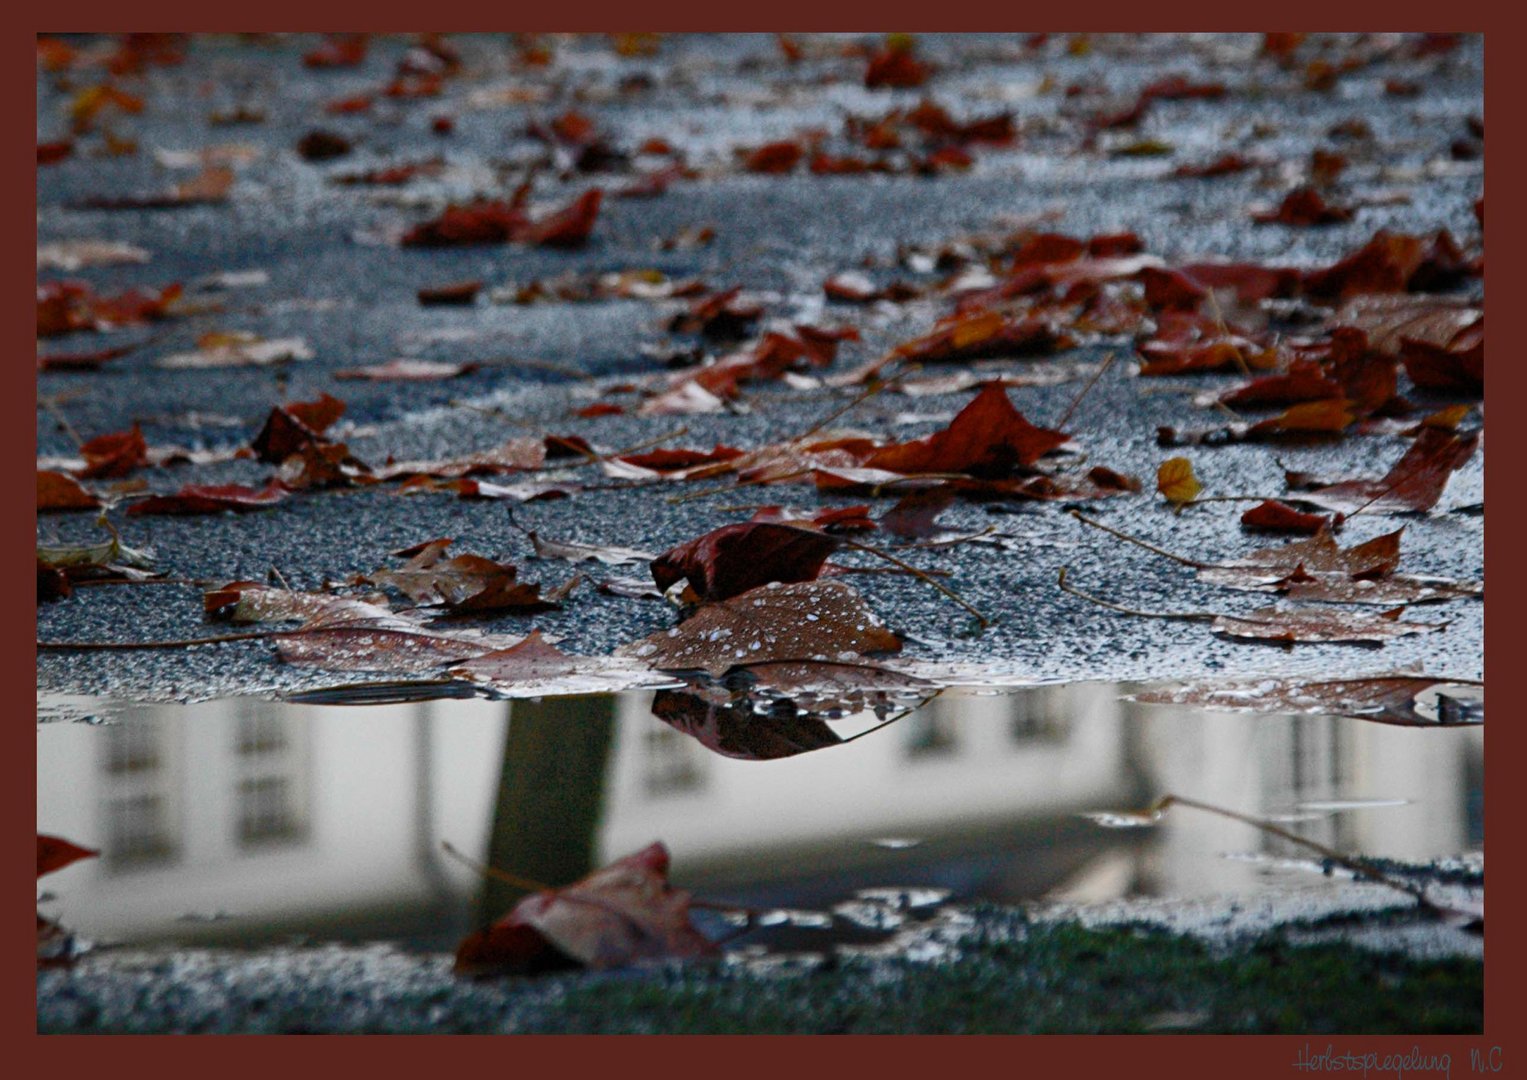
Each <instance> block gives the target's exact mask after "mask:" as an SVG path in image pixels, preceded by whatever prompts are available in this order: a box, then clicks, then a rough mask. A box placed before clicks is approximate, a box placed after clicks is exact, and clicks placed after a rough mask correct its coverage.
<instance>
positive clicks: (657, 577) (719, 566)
mask: <svg viewBox="0 0 1527 1080" xmlns="http://www.w3.org/2000/svg"><path fill="white" fill-rule="evenodd" d="M838 547H839V543H838V541H837V540H836V539H835V538H833V537H831V536H829V535H827V534H826V533H822V532H817V531H816V530H813V529H804V528H798V527H796V526H794V525H779V524H773V523H770V522H754V521H747V522H741V523H739V524H735V525H723V526H722V527H721V528H719V529H714V530H712V531H711V532H708V533H706V534H705V535H704V536H699V537H696V538H695V539H693V540H689V541H687V542H685V543H683V544H680V545H678V546H677V547H675V548H672V549H671V550H669V551H665V552H664V553H663V554H661V555H659V556H658V557H657V558H656V559H653V560H652V563H651V570H652V580H653V581H655V582H657V587H658V588H659V589H662V590H664V591H665V592H666V591H667V590H668V588H669V587H670V586H672V585H673V584H674V583H675V582H677V581H679V579H681V578H688V579H689V585H690V588H692V589H693V590H694V591H695V593H696V594H697V595H698V596H699V597H700V599H702V600H724V599H726V598H728V597H732V596H736V595H737V594H738V593H742V592H746V591H747V590H749V589H753V588H757V587H758V586H760V585H767V584H768V583H769V582H771V581H780V582H785V583H791V582H798V581H814V580H815V579H816V577H817V575H818V574H820V573H821V572H822V564H823V563H824V562H826V561H827V557H828V556H829V555H831V554H832V553H833V552H834V551H836V550H837V549H838Z"/></svg>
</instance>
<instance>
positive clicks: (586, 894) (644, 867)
mask: <svg viewBox="0 0 1527 1080" xmlns="http://www.w3.org/2000/svg"><path fill="white" fill-rule="evenodd" d="M668 863H669V857H668V849H667V848H665V847H664V846H663V845H662V844H661V843H655V844H652V845H651V846H649V847H647V848H644V849H643V850H641V851H638V852H637V853H636V854H634V855H628V856H626V857H625V858H623V859H620V860H618V861H616V862H614V863H611V864H610V865H609V866H606V867H604V868H602V869H600V870H596V871H594V872H593V873H592V874H590V875H589V876H588V877H586V878H584V879H582V880H581V881H577V882H574V883H573V884H571V885H566V886H563V887H562V888H558V889H547V890H545V891H543V892H538V893H534V894H532V895H530V896H527V897H526V898H525V899H523V900H521V901H520V902H519V903H518V904H516V905H515V906H514V908H513V909H512V910H511V911H510V912H509V914H507V915H505V916H504V917H503V918H501V919H499V920H498V921H497V922H495V923H494V924H493V925H492V926H489V927H488V928H486V929H484V930H479V931H476V932H475V933H473V934H470V935H468V936H467V938H466V939H465V940H463V941H462V942H461V944H460V945H459V946H458V947H457V950H456V973H457V974H459V975H474V976H483V975H505V974H515V975H528V974H538V973H540V972H543V971H547V970H555V969H557V968H561V967H568V966H583V967H589V968H595V969H602V968H618V967H626V966H629V965H631V964H634V963H638V962H640V961H644V960H647V961H650V960H666V959H682V958H689V957H700V956H709V955H712V954H714V953H715V952H716V951H717V950H716V946H715V945H714V944H712V943H711V942H710V941H709V940H708V939H707V938H706V937H705V936H704V935H702V934H701V933H700V932H699V931H698V930H696V929H695V928H694V926H693V925H692V924H691V923H690V921H689V905H690V896H689V893H687V892H685V891H683V890H681V889H675V888H673V887H672V886H671V885H669V883H668Z"/></svg>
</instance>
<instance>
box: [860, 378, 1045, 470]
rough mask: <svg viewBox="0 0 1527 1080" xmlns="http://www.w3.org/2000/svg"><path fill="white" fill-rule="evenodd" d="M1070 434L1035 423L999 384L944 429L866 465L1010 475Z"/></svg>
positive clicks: (986, 389) (886, 449)
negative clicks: (1016, 407) (1014, 404)
mask: <svg viewBox="0 0 1527 1080" xmlns="http://www.w3.org/2000/svg"><path fill="white" fill-rule="evenodd" d="M1069 439H1070V436H1069V435H1067V434H1065V433H1064V432H1061V431H1051V430H1049V429H1047V428H1041V427H1035V426H1034V425H1033V424H1030V423H1029V422H1028V421H1027V420H1025V419H1024V418H1023V414H1022V413H1020V412H1019V411H1018V410H1017V409H1015V408H1014V407H1013V403H1012V401H1011V400H1009V398H1008V396H1007V394H1006V392H1004V391H1003V389H1002V387H1000V386H986V387H984V388H982V390H981V392H980V393H979V394H977V395H976V396H975V397H974V398H973V399H972V400H971V401H970V402H969V404H967V405H966V406H965V407H964V408H963V409H961V410H960V412H959V413H958V414H957V415H956V416H955V418H954V419H953V420H952V421H950V423H949V426H948V427H947V428H944V429H943V430H942V431H938V432H935V433H934V434H932V435H929V436H927V437H925V438H922V439H915V440H913V441H911V442H906V443H900V444H896V445H892V446H886V447H881V448H880V449H878V450H876V451H875V452H874V453H872V454H871V455H870V456H869V457H868V458H867V459H865V461H864V462H863V464H864V465H865V466H867V467H868V468H871V469H885V470H888V471H890V472H897V473H903V474H913V473H930V472H957V473H968V474H970V475H972V476H1005V475H1008V474H1010V473H1012V472H1013V471H1015V470H1016V469H1018V468H1027V467H1028V466H1030V465H1033V464H1034V463H1035V462H1036V461H1038V460H1039V459H1040V458H1041V457H1043V456H1044V455H1045V454H1047V453H1049V452H1050V451H1051V450H1054V449H1056V448H1057V447H1059V446H1062V445H1064V444H1065V443H1066V442H1067V441H1068V440H1069Z"/></svg>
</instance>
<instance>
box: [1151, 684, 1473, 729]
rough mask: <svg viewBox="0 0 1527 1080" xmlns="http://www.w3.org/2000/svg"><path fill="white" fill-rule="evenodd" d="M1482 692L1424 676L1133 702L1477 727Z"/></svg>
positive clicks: (1162, 695) (1193, 689) (1241, 687)
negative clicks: (1469, 724)
mask: <svg viewBox="0 0 1527 1080" xmlns="http://www.w3.org/2000/svg"><path fill="white" fill-rule="evenodd" d="M1483 694H1484V688H1483V687H1482V686H1475V685H1471V684H1468V683H1452V682H1449V681H1447V680H1446V679H1439V678H1436V677H1433V676H1429V675H1378V676H1372V677H1368V678H1357V679H1320V680H1315V681H1310V680H1305V679H1264V680H1260V681H1258V682H1255V683H1189V684H1187V685H1185V686H1180V687H1169V688H1165V689H1161V690H1147V691H1144V692H1142V693H1138V694H1135V695H1133V696H1132V697H1133V700H1135V701H1141V702H1146V703H1149V704H1153V705H1186V706H1189V707H1192V708H1198V709H1224V710H1230V711H1235V712H1259V713H1311V714H1317V715H1321V716H1351V717H1355V718H1357V719H1359V720H1375V721H1378V722H1379V723H1383V724H1402V725H1407V726H1413V727H1438V726H1446V725H1453V724H1468V723H1480V722H1482V721H1481V719H1478V718H1476V717H1475V714H1476V713H1482V711H1483V707H1484V703H1483Z"/></svg>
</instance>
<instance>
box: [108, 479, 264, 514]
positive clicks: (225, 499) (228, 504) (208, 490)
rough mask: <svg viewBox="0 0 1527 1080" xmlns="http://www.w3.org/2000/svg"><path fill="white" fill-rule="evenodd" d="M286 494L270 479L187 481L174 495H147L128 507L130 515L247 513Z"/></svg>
mask: <svg viewBox="0 0 1527 1080" xmlns="http://www.w3.org/2000/svg"><path fill="white" fill-rule="evenodd" d="M286 496H287V491H286V488H285V487H284V486H283V485H282V484H281V483H280V482H279V481H277V480H271V481H270V482H268V483H267V484H266V485H265V486H264V487H263V488H252V487H245V486H244V485H242V484H215V485H206V484H186V485H185V486H184V487H182V488H181V489H180V490H179V491H177V492H175V493H174V494H173V495H150V496H149V497H148V498H147V499H144V500H143V501H142V502H136V503H133V504H132V505H131V506H129V507H128V508H127V512H128V514H129V515H139V514H219V513H222V512H224V511H228V510H231V511H234V512H235V513H241V514H242V513H248V512H250V511H252V510H266V509H269V508H270V507H272V506H274V505H275V504H276V503H278V502H281V501H282V500H283V499H285V498H286Z"/></svg>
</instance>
